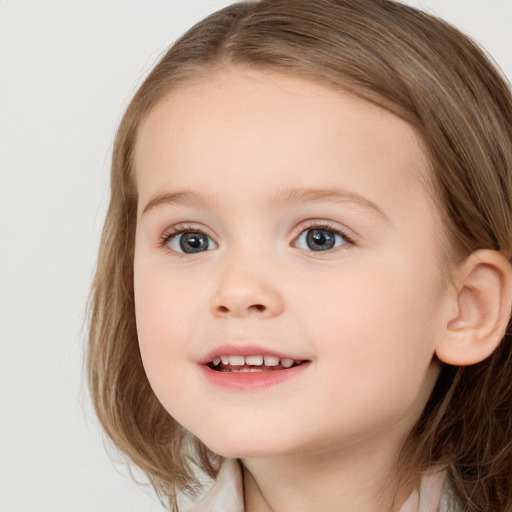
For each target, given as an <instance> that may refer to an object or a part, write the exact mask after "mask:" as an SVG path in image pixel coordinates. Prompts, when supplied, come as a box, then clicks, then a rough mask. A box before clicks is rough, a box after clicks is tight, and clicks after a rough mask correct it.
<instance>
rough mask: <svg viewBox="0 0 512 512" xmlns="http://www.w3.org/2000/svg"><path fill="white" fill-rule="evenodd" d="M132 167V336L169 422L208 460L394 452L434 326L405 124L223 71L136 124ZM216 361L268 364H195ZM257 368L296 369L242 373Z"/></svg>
mask: <svg viewBox="0 0 512 512" xmlns="http://www.w3.org/2000/svg"><path fill="white" fill-rule="evenodd" d="M135 167H136V181H137V187H138V192H139V210H138V221H137V234H136V250H135V301H136V317H137V329H138V335H139V342H140V350H141V354H142V359H143V362H144V366H145V369H146V372H147V375H148V378H149V380H150V382H151V385H152V387H153V389H154V391H155V393H156V394H157V396H158V398H159V399H160V401H161V402H162V404H163V405H164V406H165V408H166V409H167V410H168V411H169V413H170V414H171V415H172V416H173V417H174V418H175V419H176V420H177V421H178V422H180V423H181V424H182V425H183V426H184V427H186V428H187V429H188V430H190V431H191V432H192V433H193V434H195V435H197V436H198V437H199V438H200V439H201V440H202V441H203V442H205V444H206V445H207V446H209V447H210V448H211V449H212V450H214V451H216V452H217V453H219V454H221V455H225V456H237V457H255V456H267V455H278V454H292V453H314V452H318V451H321V450H324V449H329V450H331V451H332V450H334V449H335V448H336V447H339V448H341V449H346V448H347V447H348V446H352V447H362V446H363V447H366V448H368V447H369V446H370V445H371V446H372V450H373V448H375V447H377V446H378V445H379V444H381V445H382V446H386V447H389V448H387V449H389V450H394V449H395V448H396V446H398V444H399V443H400V441H401V440H402V438H403V436H404V435H406V434H407V433H408V432H409V430H410V429H411V428H412V426H413V424H414V422H415V421H416V420H417V418H418V416H419V415H420V413H421V410H422V409H423V407H424V405H425V403H426V400H427V399H428V396H429V395H430V392H431V390H432V387H433V385H434V383H435V379H436V377H437V373H438V369H437V366H436V365H435V363H433V355H434V351H435V345H436V340H437V339H439V337H440V336H441V334H440V333H442V331H443V329H442V328H443V327H444V326H445V325H446V322H447V321H448V320H449V318H448V317H447V316H446V314H445V311H444V310H445V309H446V306H444V307H443V305H445V304H446V300H445V298H446V296H447V294H448V291H447V288H446V287H445V284H444V280H443V277H442V274H441V272H440V270H439V266H438V261H439V247H438V244H437V240H438V239H439V234H440V233H439V229H438V227H437V226H438V225H439V224H438V223H437V222H436V220H435V213H434V211H433V207H432V206H431V203H430V201H429V199H428V196H427V193H426V192H425V187H424V186H423V185H422V182H421V176H422V175H425V174H426V173H427V172H428V163H427V161H426V158H425V157H424V153H423V151H422V149H421V145H420V143H419V141H418V138H417V137H416V135H415V133H414V131H413V130H412V129H411V127H410V126H409V125H408V124H407V123H405V122H404V121H402V120H400V119H399V118H397V117H395V116H394V115H392V114H390V113H389V112H387V111H384V110H382V109H379V108H377V107H375V106H373V105H371V104H369V103H366V102H364V101H362V100H359V99H356V98H354V97H352V96H349V95H344V94H340V93H338V92H334V91H331V90H329V89H327V88H324V87H322V86H319V85H315V84H312V83H310V82H307V81H303V80H302V79H299V78H291V77H288V78H286V77H282V76H278V75H275V74H271V73H263V72H256V71H250V70H240V69H232V70H227V71H224V72H219V73H218V74H217V75H214V76H212V77H210V78H209V79H204V78H203V81H201V82H198V83H194V84H191V85H186V86H181V88H178V89H177V90H176V91H174V92H172V93H170V94H169V95H168V96H167V97H166V98H165V99H164V100H163V101H162V102H161V103H160V104H159V105H158V106H157V107H156V108H155V109H154V110H153V111H152V112H151V114H150V115H149V117H148V118H147V120H146V121H145V123H144V124H143V126H142V129H141V131H140V135H139V139H138V144H137V148H136V155H135ZM155 198H156V201H155ZM173 230H178V231H179V230H186V231H188V233H184V234H183V233H182V234H176V235H174V236H172V232H173ZM230 355H231V356H240V355H242V356H256V357H254V358H250V357H249V359H248V361H246V360H245V359H244V360H242V361H244V362H245V363H247V362H250V363H254V364H255V366H253V367H252V368H253V369H254V370H256V369H259V370H261V369H263V370H268V371H263V372H261V371H258V372H251V373H249V372H244V373H240V372H235V371H218V370H235V369H237V368H238V369H240V367H236V366H227V367H226V366H223V364H222V363H220V364H219V365H218V366H217V367H216V368H210V367H209V366H207V365H206V363H209V362H211V361H213V360H214V359H215V361H214V362H218V361H217V359H218V358H221V356H230ZM268 355H277V356H280V357H281V362H283V363H284V365H285V366H286V365H287V364H289V363H287V362H286V361H283V359H291V360H294V361H302V364H300V365H299V366H297V367H292V368H289V369H286V368H284V366H282V365H281V363H280V365H279V366H277V367H275V366H274V367H271V366H263V367H262V366H258V364H261V357H257V356H263V357H264V356H268ZM265 361H266V362H268V363H269V365H271V364H274V363H275V361H273V360H272V358H270V359H268V358H267V359H266V360H265V359H264V360H263V362H265ZM231 362H232V363H233V364H235V365H236V364H240V359H238V360H237V358H236V357H235V358H234V359H232V360H231ZM213 364H214V363H212V364H211V365H210V366H213ZM246 368H247V367H246Z"/></svg>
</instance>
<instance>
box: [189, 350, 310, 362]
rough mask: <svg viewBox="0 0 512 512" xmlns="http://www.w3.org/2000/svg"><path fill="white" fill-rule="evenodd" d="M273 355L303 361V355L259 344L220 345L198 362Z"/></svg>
mask: <svg viewBox="0 0 512 512" xmlns="http://www.w3.org/2000/svg"><path fill="white" fill-rule="evenodd" d="M260 355H261V356H274V357H278V358H279V359H292V360H294V361H305V360H306V359H305V358H304V357H297V355H294V354H286V353H284V352H280V351H277V350H274V349H271V348H266V347H262V346H259V345H221V346H219V347H216V348H214V349H213V350H211V351H210V352H208V353H207V354H205V355H204V356H203V357H201V358H200V359H199V360H198V363H199V364H208V363H211V362H212V361H213V360H214V359H215V358H217V357H220V356H260Z"/></svg>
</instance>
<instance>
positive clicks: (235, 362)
mask: <svg viewBox="0 0 512 512" xmlns="http://www.w3.org/2000/svg"><path fill="white" fill-rule="evenodd" d="M229 364H230V365H231V366H243V365H244V364H245V358H244V356H229Z"/></svg>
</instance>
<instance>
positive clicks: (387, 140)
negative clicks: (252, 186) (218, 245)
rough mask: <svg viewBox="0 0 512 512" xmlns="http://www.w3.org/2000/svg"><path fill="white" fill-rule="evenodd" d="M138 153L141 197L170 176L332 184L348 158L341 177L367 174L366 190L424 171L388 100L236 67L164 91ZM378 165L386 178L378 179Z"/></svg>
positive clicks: (201, 182) (193, 180)
mask: <svg viewBox="0 0 512 512" xmlns="http://www.w3.org/2000/svg"><path fill="white" fill-rule="evenodd" d="M134 162H135V171H136V183H137V188H138V192H139V196H140V197H144V196H147V195H148V194H150V193H154V192H155V190H156V189H164V188H166V187H168V185H169V179H170V176H172V180H173V185H174V186H176V187H178V188H179V187H180V186H182V183H181V182H182V181H184V183H183V186H185V185H186V186H187V187H194V186H205V184H207V183H209V182H210V181H211V183H210V184H211V186H212V189H213V190H215V189H216V187H217V186H218V184H219V183H222V184H223V189H224V190H226V191H228V190H227V189H228V188H229V184H230V183H231V182H233V178H239V177H240V174H243V175H244V177H245V178H246V179H247V180H248V181H247V185H249V182H251V179H255V181H257V180H260V181H261V180H262V179H263V180H272V181H273V183H274V184H275V186H276V187H278V186H279V185H282V186H287V184H290V183H292V184H294V185H297V186H302V187H309V186H311V185H312V182H313V181H314V182H315V185H316V186H322V185H325V186H326V187H328V186H329V179H330V176H331V174H335V173H337V172H338V171H339V170H340V167H345V168H344V169H341V170H344V171H349V172H346V177H347V179H348V183H347V185H348V186H350V178H351V177H352V178H357V179H358V180H359V182H361V181H364V178H365V175H366V177H367V180H366V186H367V191H369V192H370V193H371V189H372V188H375V187H377V186H378V187H382V186H386V185H387V186H389V187H396V185H397V182H401V184H402V185H404V184H407V183H411V184H412V183H414V184H415V185H418V184H419V183H421V182H423V181H424V177H425V176H426V175H427V174H428V161H427V158H426V157H425V152H424V151H423V148H422V142H421V139H420V138H419V136H418V135H417V134H416V132H415V131H414V130H413V128H412V127H411V126H410V125H409V124H408V123H406V122H405V121H403V120H402V119H400V118H399V117H397V116H395V115H393V114H391V113H390V112H388V111H387V110H384V109H382V108H380V107H378V106H376V105H374V104H371V103H369V102H366V101H364V100H361V99H359V98H356V97H355V96H353V95H350V94H348V93H345V92H342V91H338V90H334V89H333V88H331V87H327V86H323V85H320V84H318V83H313V82H311V81H308V80H304V79H301V78H299V77H292V76H283V75H279V74H276V73H273V72H269V71H259V70H253V69H248V68H237V67H232V68H227V69H223V70H218V71H217V72H215V73H212V74H210V75H208V76H202V77H201V78H199V79H196V80H194V81H192V82H190V83H188V84H185V85H180V86H179V87H178V88H176V89H174V90H173V91H171V92H169V93H168V94H167V95H166V96H165V97H164V98H163V99H162V100H161V101H160V102H159V103H158V104H157V105H156V106H155V107H154V108H153V109H152V110H151V111H150V113H149V115H148V116H147V117H146V119H145V121H144V122H143V124H142V125H141V127H140V130H139V135H138V140H137V144H136V151H135V160H134ZM319 166H322V169H323V170H325V171H327V172H325V173H319V172H318V170H319ZM348 167H351V168H348ZM365 170H368V171H370V172H368V173H365ZM377 170H379V172H380V174H381V177H384V178H389V179H387V180H386V179H383V180H380V181H381V182H380V183H379V184H378V185H377V183H375V182H374V180H373V175H374V174H375V172H376V171H377ZM185 171H186V172H185ZM350 171H353V172H350ZM322 180H324V181H325V184H322V183H321V181H322ZM235 181H236V180H235ZM358 186H361V183H359V185H358ZM150 189H151V190H150ZM228 192H229V191H228Z"/></svg>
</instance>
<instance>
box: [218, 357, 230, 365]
mask: <svg viewBox="0 0 512 512" xmlns="http://www.w3.org/2000/svg"><path fill="white" fill-rule="evenodd" d="M220 360H221V361H222V364H229V356H220Z"/></svg>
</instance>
